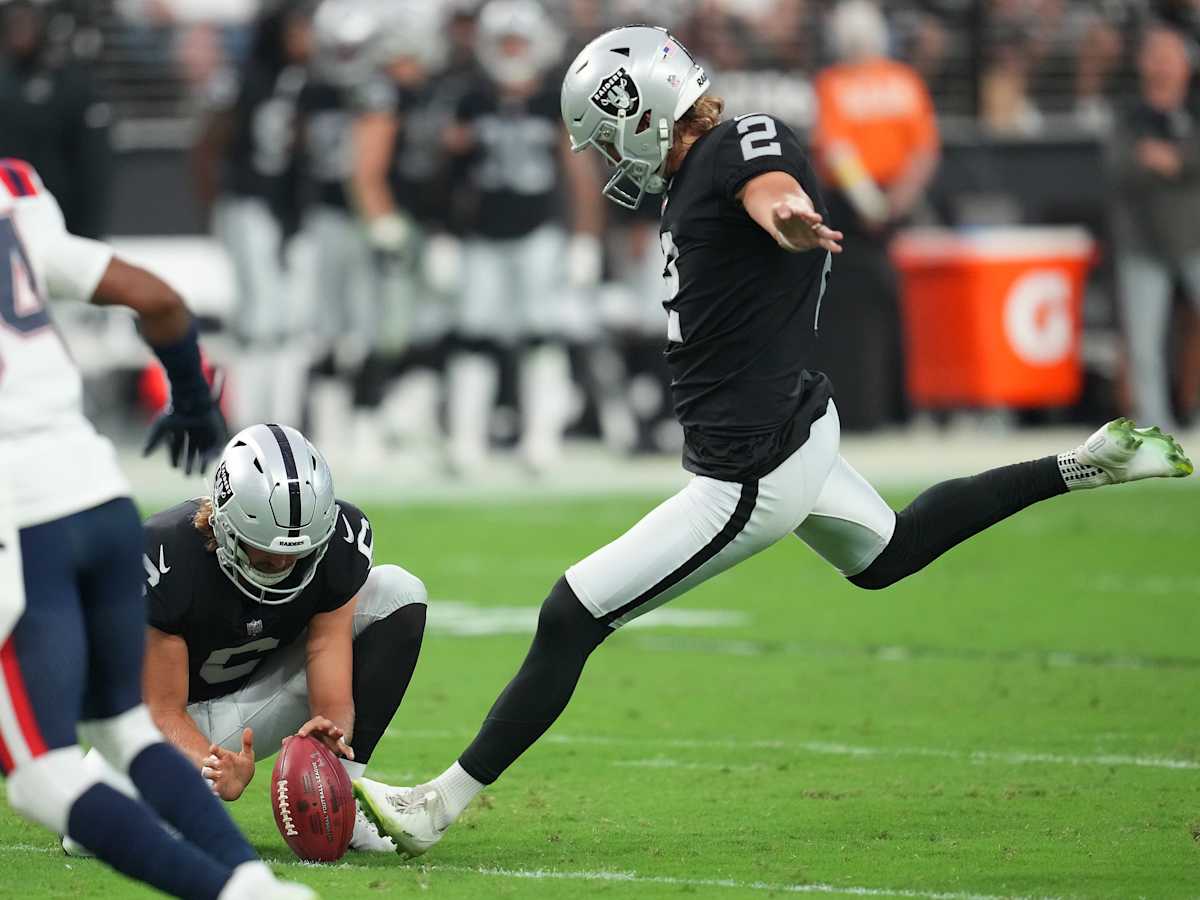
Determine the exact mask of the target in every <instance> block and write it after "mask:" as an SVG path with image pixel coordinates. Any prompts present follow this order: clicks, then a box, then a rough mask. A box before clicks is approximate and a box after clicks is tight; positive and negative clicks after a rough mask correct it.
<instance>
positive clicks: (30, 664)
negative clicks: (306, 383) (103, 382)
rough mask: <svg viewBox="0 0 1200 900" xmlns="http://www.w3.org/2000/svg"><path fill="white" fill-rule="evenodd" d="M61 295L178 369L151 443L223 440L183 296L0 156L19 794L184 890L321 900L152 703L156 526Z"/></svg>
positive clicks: (4, 688)
mask: <svg viewBox="0 0 1200 900" xmlns="http://www.w3.org/2000/svg"><path fill="white" fill-rule="evenodd" d="M50 298H55V299H57V298H62V299H73V300H81V301H87V300H90V301H92V302H94V303H97V304H99V305H102V306H111V305H117V306H125V307H128V308H129V309H131V310H133V311H134V312H135V313H137V316H138V324H139V327H140V329H141V332H142V336H143V337H144V339H145V340H146V342H147V343H148V344H149V345H150V347H151V348H152V349H153V350H154V352H155V355H157V356H158V358H159V360H160V361H161V362H162V364H163V367H164V368H165V369H166V372H167V377H168V379H169V380H170V383H171V405H170V407H168V409H167V410H166V411H165V412H164V413H163V414H162V415H161V416H160V417H159V419H158V420H157V421H156V423H155V425H154V429H153V431H152V436H151V442H150V445H149V447H153V446H155V445H156V444H157V443H158V442H160V441H161V440H165V441H166V442H167V445H168V447H169V449H170V453H171V460H172V462H173V463H174V464H175V465H180V466H183V467H185V468H186V469H187V471H188V472H191V470H192V468H193V467H194V466H196V465H197V464H199V466H200V467H203V465H204V463H205V462H206V461H207V460H208V458H209V457H210V456H211V455H212V454H213V453H215V452H216V450H217V448H218V447H219V446H220V442H221V441H222V440H223V439H224V436H225V426H224V422H223V421H222V419H221V414H220V411H219V410H218V409H217V406H216V403H215V402H214V400H213V398H212V396H211V395H210V393H209V386H208V384H207V382H206V381H205V379H204V375H203V374H202V372H201V369H200V349H199V346H198V344H197V341H196V327H195V324H194V323H193V322H192V318H191V315H190V314H189V313H188V310H187V307H186V306H184V304H183V301H182V300H181V299H180V298H179V296H178V295H177V294H176V293H175V292H174V291H173V290H172V289H171V288H170V287H168V286H167V285H166V284H164V283H163V282H162V281H160V280H159V279H157V278H155V277H154V276H153V275H151V274H149V273H148V272H146V271H144V270H142V269H138V268H136V267H134V266H131V265H129V264H127V263H125V262H123V261H122V260H120V259H118V258H116V257H114V256H113V253H112V250H111V249H110V248H108V247H107V246H105V245H104V244H100V243H97V242H95V241H91V240H88V239H85V238H80V237H76V236H74V235H72V234H70V233H69V232H68V231H67V230H66V227H65V225H64V222H63V217H62V213H61V211H60V210H59V208H58V204H57V203H56V202H55V200H54V198H53V197H52V196H51V195H50V193H49V192H48V191H47V190H46V189H45V187H44V186H43V185H42V183H41V180H40V179H39V178H38V176H37V174H36V173H35V172H34V170H33V169H32V167H30V166H28V165H27V164H25V163H23V162H18V161H15V160H11V159H9V160H0V473H3V481H0V635H2V636H3V639H4V640H3V644H2V645H0V662H2V666H0V769H2V770H3V772H4V775H5V778H6V779H7V782H8V783H7V788H8V802H9V804H10V805H11V806H12V808H13V809H14V810H15V811H16V812H17V813H19V814H20V815H22V816H24V817H25V818H27V819H29V820H31V821H33V822H37V823H38V824H40V825H43V826H45V827H46V828H49V829H51V830H53V831H56V832H58V833H59V834H67V835H70V837H71V838H72V839H74V840H75V841H77V842H78V843H80V844H82V845H83V846H85V847H87V848H88V849H89V850H91V851H92V852H93V853H94V854H95V855H96V856H98V857H100V859H102V860H104V861H105V862H106V863H108V864H109V865H111V866H112V867H113V868H115V869H117V870H118V871H120V872H122V873H124V874H126V875H128V876H130V877H132V878H136V879H138V880H140V881H144V882H146V883H147V884H150V885H153V886H154V887H156V888H158V889H159V890H162V891H165V892H166V893H169V894H173V895H175V896H178V897H194V898H205V900H217V898H221V900H235V898H245V900H265V898H274V897H278V898H305V897H313V896H315V895H314V894H313V893H312V892H311V891H309V890H308V889H307V888H301V887H295V886H287V885H283V884H280V883H279V882H276V880H275V877H274V876H273V875H272V874H271V871H270V869H268V868H267V867H266V865H265V864H263V863H262V862H260V861H258V857H257V855H256V854H255V852H254V850H253V849H252V848H251V847H250V845H249V844H248V843H247V842H246V840H245V838H243V837H242V835H241V834H240V833H239V832H238V830H237V828H236V827H235V826H234V824H233V822H232V821H231V820H230V819H229V818H228V816H227V815H226V814H225V812H224V811H223V810H222V809H221V808H220V805H219V804H218V803H217V802H216V800H215V798H214V797H213V796H212V794H211V792H210V791H209V790H208V788H207V787H206V785H205V783H204V781H203V779H201V778H200V777H198V773H197V771H196V769H195V768H194V767H193V766H191V765H190V764H189V763H188V762H187V760H185V759H184V758H183V757H182V756H181V755H180V754H179V753H178V752H176V751H175V749H174V748H172V747H171V746H170V745H169V744H167V743H166V742H165V741H164V740H163V736H162V734H161V733H160V732H159V730H158V729H157V728H156V727H155V725H154V722H153V721H152V720H151V717H150V713H149V711H148V710H147V708H146V707H145V706H144V705H143V704H142V698H141V690H140V682H141V672H142V656H143V651H144V641H145V605H144V600H143V597H142V587H141V581H142V577H143V572H142V566H141V560H140V559H139V557H140V555H141V553H140V549H141V546H142V525H141V521H140V520H139V518H138V514H137V509H136V508H135V507H134V505H133V501H132V500H130V499H129V493H130V491H129V485H128V484H127V483H126V481H125V478H124V476H123V475H122V474H121V471H120V469H119V468H118V467H117V463H116V451H115V449H114V448H113V446H112V444H110V443H109V442H108V441H107V440H106V439H104V438H102V437H100V436H99V435H98V434H97V433H96V431H95V430H94V429H93V428H92V425H91V423H89V422H88V420H87V419H86V418H84V415H83V409H82V407H83V385H82V379H81V378H80V375H79V371H78V369H77V368H76V367H75V364H74V363H73V362H72V360H71V357H70V355H69V352H68V350H67V347H66V346H65V345H64V344H63V341H62V338H61V336H60V334H59V332H58V331H57V329H56V328H55V327H54V322H53V320H52V319H51V317H50V312H49V310H48V308H47V305H46V303H47V300H48V299H50ZM6 494H7V496H5V495H6ZM80 739H82V740H85V741H87V742H88V743H89V744H91V745H92V747H94V748H96V750H97V751H98V752H99V753H101V754H103V756H104V758H105V759H106V760H107V761H108V763H109V764H110V765H111V766H113V767H114V768H115V769H117V771H119V772H122V773H125V774H126V775H128V777H129V778H130V780H132V782H133V783H134V784H135V785H137V788H138V791H139V793H140V794H141V797H142V798H143V801H136V800H132V799H130V798H128V797H126V796H124V795H123V794H120V793H118V792H117V791H114V790H112V789H111V788H110V787H108V786H106V785H104V784H101V783H99V781H98V779H96V778H95V777H94V776H93V775H91V774H90V773H89V772H88V770H87V769H86V767H85V766H84V762H83V752H82V750H81V749H80V747H79V743H78V741H79V740H80ZM160 816H161V818H160ZM164 822H165V823H168V824H169V825H171V826H172V827H173V828H174V829H175V830H176V832H177V833H172V832H171V831H168V830H167V828H165V827H164Z"/></svg>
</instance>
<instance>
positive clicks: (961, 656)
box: [630, 635, 1200, 669]
mask: <svg viewBox="0 0 1200 900" xmlns="http://www.w3.org/2000/svg"><path fill="white" fill-rule="evenodd" d="M630 640H631V641H632V643H633V644H634V646H636V647H637V648H638V649H639V650H658V651H664V652H683V653H716V654H720V655H722V656H774V655H783V656H807V657H815V658H825V657H830V658H839V659H840V658H846V657H865V658H867V659H872V660H876V661H878V662H912V661H913V660H935V661H938V660H950V661H952V662H983V663H998V662H999V663H1033V664H1035V665H1041V666H1046V667H1047V668H1051V669H1062V668H1074V667H1077V666H1093V667H1096V668H1100V669H1200V659H1194V658H1191V657H1186V656H1131V655H1128V654H1120V653H1077V652H1075V651H1072V650H977V649H973V648H956V647H930V646H922V645H919V644H918V645H915V646H905V645H878V646H873V645H867V646H861V647H855V646H848V645H843V644H817V643H812V644H806V643H801V642H798V641H760V640H751V639H747V640H741V639H726V638H704V637H690V636H687V635H638V636H637V637H635V638H632V639H630Z"/></svg>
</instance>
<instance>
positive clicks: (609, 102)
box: [592, 66, 640, 116]
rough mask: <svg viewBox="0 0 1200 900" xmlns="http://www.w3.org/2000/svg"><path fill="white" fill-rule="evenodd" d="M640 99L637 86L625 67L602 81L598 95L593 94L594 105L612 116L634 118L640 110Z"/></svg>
mask: <svg viewBox="0 0 1200 900" xmlns="http://www.w3.org/2000/svg"><path fill="white" fill-rule="evenodd" d="M639 99H640V98H639V97H638V89H637V85H636V84H634V82H633V79H632V78H631V77H630V76H629V73H628V72H626V71H625V67H624V66H622V67H621V68H619V69H617V71H615V72H613V73H612V74H611V75H609V76H608V77H607V78H605V79H604V80H603V81H601V82H600V87H598V88H596V93H594V94H592V103H594V104H596V107H597V108H598V109H599V110H600V111H601V112H603V113H607V114H608V115H610V116H616V115H619V114H620V113H624V114H625V115H626V116H632V115H633V114H634V113H636V112H637V110H638V101H639Z"/></svg>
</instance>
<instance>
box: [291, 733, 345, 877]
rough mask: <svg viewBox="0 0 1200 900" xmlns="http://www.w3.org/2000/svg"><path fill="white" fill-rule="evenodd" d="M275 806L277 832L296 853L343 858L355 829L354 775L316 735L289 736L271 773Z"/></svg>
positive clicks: (314, 859) (315, 859) (314, 858)
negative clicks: (348, 773) (352, 780)
mask: <svg viewBox="0 0 1200 900" xmlns="http://www.w3.org/2000/svg"><path fill="white" fill-rule="evenodd" d="M271 808H272V809H273V810H274V811H275V824H276V826H278V828H279V833H280V834H281V835H283V839H284V840H285V841H287V845H288V846H289V847H291V848H292V852H293V853H295V854H296V855H297V856H298V857H300V858H301V859H305V860H310V861H312V862H333V861H334V860H336V859H341V858H342V855H343V854H344V853H345V852H346V848H347V847H348V846H350V837H351V835H353V834H354V792H353V790H352V789H351V786H350V776H348V775H347V774H346V770H345V769H344V768H343V767H342V764H341V762H340V761H339V760H338V758H337V757H336V756H335V755H334V754H333V752H332V751H331V750H330V749H329V748H328V747H326V746H325V745H324V744H323V743H321V742H320V741H319V740H317V739H316V738H314V737H299V736H297V735H293V736H292V737H289V738H285V739H284V741H283V747H282V748H281V749H280V751H279V756H278V757H277V758H276V760H275V770H274V771H273V772H272V773H271Z"/></svg>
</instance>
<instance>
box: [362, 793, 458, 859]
mask: <svg viewBox="0 0 1200 900" xmlns="http://www.w3.org/2000/svg"><path fill="white" fill-rule="evenodd" d="M354 796H355V797H356V798H357V799H358V808H359V809H360V810H362V811H363V812H364V813H365V814H366V816H367V818H368V819H370V820H371V821H372V822H373V823H374V824H375V827H376V828H377V829H378V830H379V834H381V835H385V834H386V835H387V836H388V837H390V838H391V839H392V840H393V841H395V842H396V852H397V853H399V854H400V855H401V856H406V857H408V858H409V859H411V858H413V857H416V856H420V855H421V854H422V853H424V852H425V851H426V850H428V849H429V848H430V847H432V846H433V845H434V844H436V843H437V842H438V841H440V840H441V839H442V835H444V834H445V833H446V829H447V828H448V827H449V823H447V824H445V825H442V826H441V827H438V822H439V821H445V820H446V819H447V816H446V805H445V802H444V801H443V800H442V795H441V794H439V793H438V792H437V791H435V790H433V789H429V790H418V789H417V788H409V787H392V786H391V785H387V784H383V783H381V782H378V781H372V780H371V779H370V778H356V779H355V780H354Z"/></svg>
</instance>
